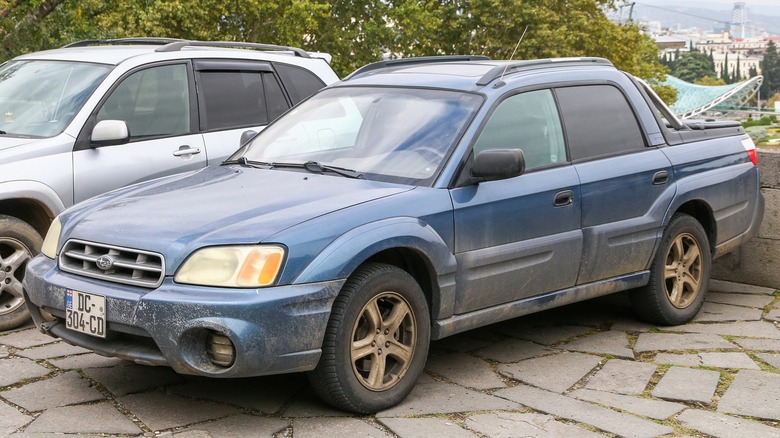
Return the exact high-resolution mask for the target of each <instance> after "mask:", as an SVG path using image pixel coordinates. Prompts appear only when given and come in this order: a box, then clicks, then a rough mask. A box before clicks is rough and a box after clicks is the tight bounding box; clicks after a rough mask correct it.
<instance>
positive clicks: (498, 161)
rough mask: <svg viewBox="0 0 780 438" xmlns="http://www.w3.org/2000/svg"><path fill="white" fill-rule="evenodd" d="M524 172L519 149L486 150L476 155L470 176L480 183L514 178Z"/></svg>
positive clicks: (522, 158)
mask: <svg viewBox="0 0 780 438" xmlns="http://www.w3.org/2000/svg"><path fill="white" fill-rule="evenodd" d="M523 172H525V157H523V151H521V150H520V149H488V150H485V151H482V152H480V153H478V154H477V156H476V157H475V158H474V165H473V166H472V167H471V176H472V177H475V178H479V179H481V180H482V181H495V180H499V179H507V178H514V177H516V176H520V175H522V174H523Z"/></svg>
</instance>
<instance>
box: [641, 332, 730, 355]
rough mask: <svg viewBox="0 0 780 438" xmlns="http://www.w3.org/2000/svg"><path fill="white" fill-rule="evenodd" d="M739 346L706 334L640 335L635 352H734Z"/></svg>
mask: <svg viewBox="0 0 780 438" xmlns="http://www.w3.org/2000/svg"><path fill="white" fill-rule="evenodd" d="M736 348H737V346H736V345H734V344H732V343H731V342H729V341H727V340H725V339H723V338H721V337H720V336H717V335H712V334H706V333H692V334H682V335H678V334H673V333H640V334H639V338H637V341H636V344H635V345H634V351H637V352H645V351H674V350H729V349H731V350H734V349H736Z"/></svg>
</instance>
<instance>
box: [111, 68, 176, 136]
mask: <svg viewBox="0 0 780 438" xmlns="http://www.w3.org/2000/svg"><path fill="white" fill-rule="evenodd" d="M97 120H98V121H101V120H122V121H124V122H125V123H127V127H128V129H129V130H130V138H131V140H134V139H144V138H151V137H165V136H173V135H182V134H187V133H189V132H190V94H189V81H188V78H187V66H186V65H185V64H174V65H164V66H159V67H152V68H147V69H145V70H141V71H137V72H135V73H133V74H131V75H130V76H128V77H127V78H125V79H124V80H123V81H122V82H121V83H120V84H119V85H118V86H117V87H116V88H115V89H114V91H112V92H111V95H110V96H109V97H108V99H107V100H106V102H105V103H104V104H103V106H102V107H101V108H100V110H99V111H98V114H97Z"/></svg>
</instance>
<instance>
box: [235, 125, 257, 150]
mask: <svg viewBox="0 0 780 438" xmlns="http://www.w3.org/2000/svg"><path fill="white" fill-rule="evenodd" d="M255 135H257V133H256V132H255V131H252V130H251V129H249V130H247V131H244V132H242V133H241V139H240V140H238V146H243V145H245V144H246V142H248V141H249V140H251V139H252V137H254V136H255Z"/></svg>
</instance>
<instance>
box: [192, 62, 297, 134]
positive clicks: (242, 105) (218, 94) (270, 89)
mask: <svg viewBox="0 0 780 438" xmlns="http://www.w3.org/2000/svg"><path fill="white" fill-rule="evenodd" d="M200 86H201V89H202V90H203V92H202V101H201V118H202V124H203V125H204V126H203V129H205V130H207V131H215V130H221V129H231V128H243V127H250V126H258V125H267V124H268V123H270V122H272V121H273V120H274V119H276V118H277V117H279V116H280V115H281V114H282V113H283V112H285V111H286V110H287V109H288V108H289V105H288V103H287V100H286V99H285V97H284V93H283V92H282V88H281V86H280V85H279V81H277V79H276V77H275V76H274V75H273V73H271V72H264V71H224V70H223V71H219V70H216V71H201V72H200Z"/></svg>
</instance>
